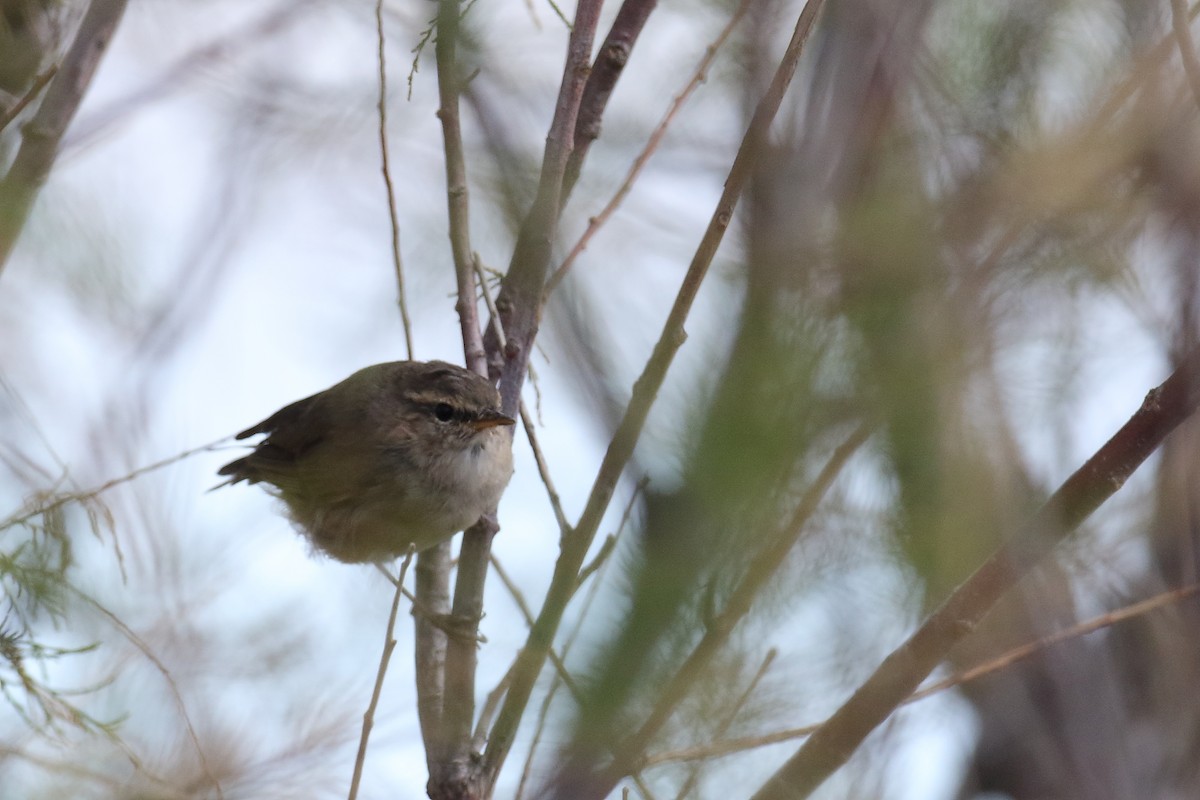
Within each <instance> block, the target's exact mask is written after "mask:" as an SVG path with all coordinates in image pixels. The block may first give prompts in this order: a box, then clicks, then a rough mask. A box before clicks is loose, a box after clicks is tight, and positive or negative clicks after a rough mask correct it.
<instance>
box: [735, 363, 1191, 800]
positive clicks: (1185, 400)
mask: <svg viewBox="0 0 1200 800" xmlns="http://www.w3.org/2000/svg"><path fill="white" fill-rule="evenodd" d="M1198 389H1200V348H1198V349H1196V350H1193V351H1192V352H1191V353H1190V354H1189V355H1188V356H1187V357H1186V358H1185V359H1184V360H1183V361H1182V363H1181V365H1180V367H1179V368H1178V369H1177V370H1175V372H1174V373H1173V374H1172V375H1171V377H1169V378H1168V379H1167V380H1166V381H1165V382H1164V383H1163V384H1162V385H1161V386H1159V387H1157V388H1156V389H1153V390H1151V391H1150V393H1149V394H1148V395H1146V400H1145V402H1143V403H1142V406H1141V408H1139V409H1138V411H1137V413H1135V414H1134V415H1133V417H1131V418H1130V420H1129V421H1128V422H1126V423H1125V425H1123V426H1122V427H1121V429H1120V430H1119V431H1117V433H1116V434H1114V435H1113V437H1112V438H1111V439H1109V440H1108V442H1107V443H1106V444H1105V445H1104V446H1103V447H1101V448H1100V449H1099V450H1098V451H1097V452H1096V454H1095V455H1094V456H1092V457H1091V458H1090V459H1088V461H1087V463H1085V464H1084V465H1083V466H1082V467H1080V468H1079V470H1078V471H1076V472H1075V473H1074V474H1073V475H1072V476H1071V477H1070V478H1068V479H1067V480H1066V482H1065V483H1063V485H1062V486H1060V487H1059V489H1058V491H1056V492H1055V493H1054V494H1053V495H1052V496H1051V497H1050V499H1049V500H1048V501H1046V504H1045V505H1044V506H1042V508H1041V510H1039V511H1038V513H1037V514H1036V515H1035V516H1034V517H1033V518H1032V519H1031V520H1030V521H1029V522H1028V523H1027V524H1026V525H1025V526H1024V527H1022V528H1021V529H1019V530H1018V531H1016V532H1015V533H1014V534H1013V536H1012V538H1011V539H1009V540H1008V541H1007V542H1006V543H1005V544H1004V545H1003V546H1001V547H1000V549H998V550H997V551H996V552H995V553H993V554H992V555H991V557H990V558H988V559H987V561H985V562H984V563H983V565H982V566H980V567H979V569H977V570H976V571H975V573H974V574H973V575H971V577H969V578H968V579H967V580H966V582H964V583H963V584H962V585H961V586H959V587H958V588H957V589H955V590H954V591H953V592H952V593H951V594H950V596H949V597H947V598H946V599H945V600H944V601H943V602H942V603H941V605H939V606H938V607H937V608H936V609H935V610H934V611H933V613H931V614H930V615H929V616H928V617H927V618H926V619H925V622H923V623H922V624H921V627H919V628H918V629H917V630H916V632H915V633H913V634H912V636H910V637H909V638H908V640H907V641H906V642H904V644H902V645H900V647H898V648H896V649H895V650H893V651H892V653H891V654H890V655H889V656H888V657H887V658H886V659H884V661H883V663H882V664H881V665H880V666H879V668H878V669H876V670H875V672H874V673H873V674H872V675H871V677H870V678H868V679H867V680H866V682H865V683H863V684H862V685H861V686H860V687H859V688H858V690H857V691H855V692H854V694H853V695H852V696H851V697H850V699H849V700H847V701H846V702H845V703H844V704H843V705H842V706H841V708H839V709H838V710H837V711H836V712H835V713H834V714H833V716H832V717H830V718H829V719H828V720H827V721H826V722H825V723H824V724H823V725H821V727H820V728H818V729H817V731H816V732H815V733H814V734H813V735H812V736H811V737H810V738H809V739H808V741H806V742H805V743H804V745H803V746H801V748H800V749H799V750H798V751H797V752H796V753H795V754H794V755H793V756H792V757H791V758H790V759H788V761H787V763H785V764H784V765H783V767H781V768H780V769H779V771H778V772H776V773H775V775H773V776H772V777H771V779H770V780H768V781H767V783H766V784H764V785H763V786H762V788H760V789H759V791H758V792H757V793H756V794H755V795H754V800H784V798H789V799H790V798H799V797H808V796H809V795H810V794H811V793H812V792H813V791H814V790H815V789H816V788H817V787H818V786H820V785H821V784H822V783H823V782H824V781H825V779H826V778H828V777H829V776H830V775H831V774H832V773H833V772H834V771H835V770H836V769H838V768H839V767H840V766H842V765H843V764H844V763H846V761H847V760H848V759H849V758H850V756H851V755H852V754H853V753H854V751H855V750H856V749H858V746H859V745H860V744H861V743H862V741H863V739H865V738H866V737H867V735H868V734H869V733H870V732H871V731H873V730H874V729H875V728H876V727H877V726H878V725H879V724H880V723H881V722H883V721H884V720H885V719H887V717H888V716H890V715H891V713H892V711H894V710H895V709H896V707H897V706H899V705H900V704H901V703H902V702H903V701H904V699H905V698H906V697H908V695H909V694H911V693H912V692H913V691H914V690H915V689H916V688H917V685H918V684H919V683H920V682H921V681H922V680H924V679H925V677H926V676H927V675H929V673H930V672H932V671H933V670H934V668H935V667H937V665H938V664H939V663H941V661H942V659H943V658H944V657H945V655H946V653H947V652H948V651H949V650H950V648H951V647H953V646H954V645H955V644H956V643H957V642H958V641H959V640H961V639H962V638H963V637H964V636H966V635H967V634H968V633H970V632H971V631H972V630H973V629H974V628H975V626H976V625H978V624H979V621H980V620H981V619H983V617H984V615H985V614H986V613H987V612H988V610H989V609H991V607H992V606H993V605H994V604H995V603H996V601H997V600H999V599H1000V598H1001V597H1002V596H1003V595H1004V594H1005V593H1006V592H1007V591H1008V590H1009V589H1010V588H1012V587H1013V586H1014V585H1015V584H1016V583H1017V581H1019V580H1020V579H1021V577H1022V576H1023V575H1024V574H1025V573H1026V572H1028V571H1029V570H1030V569H1031V568H1032V567H1033V566H1034V565H1035V564H1037V563H1038V561H1040V560H1041V559H1042V558H1043V557H1045V556H1046V555H1047V554H1048V553H1049V552H1050V551H1051V550H1052V549H1053V548H1054V546H1055V545H1056V544H1057V543H1058V542H1059V541H1061V540H1062V539H1063V538H1065V537H1066V535H1067V534H1068V533H1070V532H1071V531H1073V530H1074V529H1075V528H1076V527H1078V526H1079V524H1080V523H1081V522H1083V521H1084V520H1085V519H1087V517H1088V516H1089V515H1091V513H1092V512H1093V511H1095V510H1096V509H1097V508H1098V507H1099V506H1100V505H1101V504H1102V503H1103V502H1104V501H1105V500H1107V499H1108V498H1109V497H1111V496H1112V495H1113V494H1114V493H1115V492H1116V491H1117V490H1118V489H1120V488H1121V486H1122V485H1123V484H1124V483H1125V481H1126V480H1128V479H1129V476H1130V475H1132V474H1133V472H1134V470H1136V469H1137V468H1138V466H1140V465H1141V464H1142V462H1143V461H1145V460H1146V459H1147V458H1149V457H1150V455H1151V454H1152V453H1153V452H1154V451H1155V450H1156V449H1158V446H1159V445H1160V444H1162V441H1163V439H1164V438H1166V436H1167V434H1168V433H1170V432H1171V431H1172V430H1174V429H1175V428H1176V427H1177V426H1178V425H1179V424H1180V423H1181V422H1183V420H1185V419H1186V418H1187V417H1188V416H1190V415H1191V414H1192V413H1193V412H1194V411H1195V410H1196V406H1197V405H1198V404H1200V390H1198Z"/></svg>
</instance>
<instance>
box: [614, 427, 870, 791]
mask: <svg viewBox="0 0 1200 800" xmlns="http://www.w3.org/2000/svg"><path fill="white" fill-rule="evenodd" d="M870 435H871V426H870V425H867V424H863V425H860V426H859V427H858V428H857V429H856V430H855V431H854V432H853V433H851V434H850V436H849V437H847V438H846V441H844V442H843V443H842V444H841V445H840V446H839V447H837V448H836V449H835V450H834V451H833V453H832V454H831V455H830V456H829V460H828V461H827V462H826V463H825V466H824V467H822V469H821V471H820V473H819V474H818V475H817V477H816V479H815V480H813V483H812V485H811V486H809V487H808V489H807V490H805V492H804V495H803V496H802V497H801V498H800V502H799V503H798V504H797V505H796V510H795V511H794V512H793V513H792V516H791V518H790V519H789V520H788V522H787V524H786V525H785V526H784V527H783V528H782V529H781V530H780V531H779V533H778V534H777V535H776V536H774V537H773V538H772V540H771V542H770V544H769V545H768V546H766V547H764V548H763V549H762V550H761V551H759V553H758V554H757V555H756V556H755V557H754V560H753V561H752V562H750V565H749V566H748V567H747V569H746V574H745V575H744V576H743V578H742V580H741V581H740V582H739V583H738V585H737V588H735V589H734V590H733V592H732V593H731V594H730V596H729V602H728V604H727V605H726V606H725V609H724V610H723V611H722V612H721V613H720V614H718V615H717V616H716V617H715V618H714V619H712V620H711V621H710V622H708V623H707V624H706V625H705V630H704V635H703V636H702V637H701V638H700V641H698V642H697V643H696V645H695V647H693V648H692V652H691V653H689V654H688V657H687V658H686V659H685V660H684V661H683V663H682V664H681V665H680V666H679V669H678V670H676V672H675V674H674V675H673V676H672V677H671V680H670V681H668V682H667V684H666V685H665V686H663V687H662V688H661V689H660V690H659V691H658V692H657V693H656V695H655V703H654V708H653V709H652V710H651V712H650V714H649V715H647V717H646V721H645V722H643V723H642V725H641V727H640V728H638V730H637V732H636V733H634V734H633V735H632V736H630V737H628V738H627V739H625V740H623V741H622V742H621V745H620V747H619V749H618V750H617V753H616V755H615V756H614V757H613V760H612V762H611V763H610V764H609V765H608V766H607V767H605V769H604V772H603V774H602V777H600V778H599V779H598V780H599V781H600V786H599V789H598V791H597V796H601V795H600V794H599V790H603V789H604V788H605V787H610V788H611V787H612V786H615V785H616V783H617V781H619V780H620V779H621V778H622V777H624V776H625V775H626V774H627V773H629V772H631V771H632V770H634V769H636V768H638V767H639V766H640V764H639V762H640V761H641V760H642V758H643V757H644V755H645V753H646V750H647V748H648V747H649V745H650V742H651V740H652V739H653V738H654V737H655V736H656V735H657V734H658V732H659V731H660V730H662V727H663V726H664V725H665V724H666V723H667V720H668V719H670V717H671V714H672V712H674V710H675V708H676V707H677V706H678V705H679V703H680V702H681V701H682V700H683V699H684V697H686V696H687V692H688V691H689V690H690V689H691V687H692V686H693V685H694V684H695V683H696V681H698V680H699V679H700V677H701V676H702V675H703V672H704V669H705V668H706V667H707V666H708V663H709V662H710V661H711V660H712V658H713V656H715V655H716V654H717V653H718V652H719V651H720V650H721V648H722V647H724V646H725V643H726V642H728V641H729V637H730V636H731V635H732V634H733V631H734V628H736V627H737V624H738V623H739V622H741V620H742V619H743V618H745V616H746V615H747V614H749V613H750V608H751V607H752V606H753V604H754V600H755V598H757V597H758V595H759V592H761V591H762V589H763V587H764V586H765V585H766V584H767V581H768V580H770V579H771V577H772V576H774V575H775V573H776V571H778V569H779V568H780V567H781V566H782V565H783V564H784V562H785V561H786V559H787V555H788V553H790V552H791V551H792V549H793V548H794V547H795V546H796V543H797V542H799V541H800V537H801V536H802V534H803V533H804V527H805V525H807V524H808V521H809V520H810V519H812V516H813V514H815V513H816V510H817V507H818V506H819V505H820V503H821V500H822V499H823V498H824V497H825V494H826V493H827V492H828V491H829V488H830V487H831V486H832V485H833V482H834V481H835V480H836V479H837V477H838V475H840V474H841V472H842V469H843V468H844V467H845V466H846V462H848V461H849V460H850V457H851V456H853V455H854V454H855V453H856V452H857V451H858V449H859V448H860V447H862V445H863V444H864V443H865V442H866V441H867V439H868V437H869V436H870Z"/></svg>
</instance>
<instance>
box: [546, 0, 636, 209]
mask: <svg viewBox="0 0 1200 800" xmlns="http://www.w3.org/2000/svg"><path fill="white" fill-rule="evenodd" d="M657 5H658V0H625V2H624V3H622V4H621V8H620V10H619V11H617V17H616V19H614V20H613V24H612V28H611V29H609V31H608V36H606V37H604V43H603V44H601V45H600V51H599V52H598V53H597V54H596V63H595V64H594V65H593V66H592V72H591V75H589V76H588V80H587V85H586V86H584V89H583V97H582V98H581V99H580V102H579V115H578V117H577V118H576V121H575V139H574V144H573V147H572V150H571V156H570V158H569V159H568V160H567V167H566V173H565V174H564V177H563V191H562V201H561V202H562V205H566V203H567V197H568V196H569V195H570V194H571V189H573V188H574V187H575V182H576V181H577V180H579V172H580V170H581V169H583V160H584V159H585V158H587V154H588V150H589V149H591V146H592V142H594V141H596V138H597V137H599V136H600V117H601V116H603V114H604V109H605V107H607V106H608V98H609V97H611V96H612V92H613V89H614V88H615V87H616V85H617V79H618V78H620V77H621V73H622V72H623V71H624V70H625V64H626V63H627V62H628V61H629V54H630V53H631V52H633V45H634V44H635V43H636V42H637V38H638V35H639V34H641V32H642V28H643V27H644V26H645V24H646V20H647V19H649V18H650V12H651V11H653V10H654V8H655V6H657Z"/></svg>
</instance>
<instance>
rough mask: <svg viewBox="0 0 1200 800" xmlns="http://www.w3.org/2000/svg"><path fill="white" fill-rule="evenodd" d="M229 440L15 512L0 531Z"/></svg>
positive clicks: (192, 450)
mask: <svg viewBox="0 0 1200 800" xmlns="http://www.w3.org/2000/svg"><path fill="white" fill-rule="evenodd" d="M231 438H232V437H230V436H224V437H222V438H220V439H217V440H216V441H215V442H209V443H208V444H204V445H200V446H199V447H193V448H191V449H190V450H184V451H183V452H181V453H176V454H175V455H173V456H169V457H167V458H164V459H162V460H161V461H155V462H154V463H152V464H147V465H146V466H144V467H138V468H137V469H135V470H133V471H132V472H127V473H125V474H124V475H122V476H121V477H119V478H113V479H112V480H110V481H106V482H105V483H102V484H100V485H99V486H97V487H95V488H94V489H87V490H85V491H79V492H69V493H66V494H60V495H57V496H55V498H54V499H53V500H51V501H50V502H48V503H37V504H34V507H33V508H26V509H23V510H21V511H17V512H16V513H15V514H14V515H13V516H11V517H9V518H8V519H6V520H4V521H3V522H0V531H4V530H6V529H8V528H11V527H13V526H15V525H24V524H25V523H26V522H29V520H31V519H33V518H34V517H37V516H40V515H42V514H48V513H51V512H53V511H56V510H58V509H59V508H62V507H63V506H65V505H66V504H68V503H74V502H82V501H84V500H91V499H92V498H94V497H96V496H98V495H101V494H103V493H105V492H107V491H108V490H109V489H113V488H115V487H117V486H120V485H122V484H125V483H129V482H130V481H132V480H135V479H136V478H140V477H141V476H143V475H146V474H147V473H150V472H154V471H156V470H160V469H162V468H163V467H169V466H171V465H172V464H177V463H179V462H180V461H183V460H184V459H187V458H191V457H192V456H194V455H196V454H197V453H207V452H211V451H213V450H216V449H217V448H218V447H219V446H221V445H222V444H224V443H225V442H227V441H229V440H230V439H231ZM222 485H223V484H222ZM214 488H215V487H214Z"/></svg>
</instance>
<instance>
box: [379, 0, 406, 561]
mask: <svg viewBox="0 0 1200 800" xmlns="http://www.w3.org/2000/svg"><path fill="white" fill-rule="evenodd" d="M375 32H376V34H377V37H378V40H379V59H378V60H379V157H380V161H381V162H382V163H381V164H380V170H381V171H382V172H383V185H384V187H385V188H386V189H387V202H388V221H389V222H390V223H391V228H392V265H393V266H394V267H395V270H396V291H397V292H398V301H397V302H398V303H399V305H400V321H401V322H402V323H403V325H404V347H405V351H406V352H407V353H408V358H409V359H410V360H411V359H412V357H413V338H412V322H411V321H410V320H409V318H408V300H407V298H406V297H405V294H404V262H403V260H402V259H401V258H400V220H399V218H398V215H397V213H396V189H395V187H394V186H393V185H392V170H391V165H390V163H389V158H388V140H387V58H386V52H387V38H386V37H385V36H384V31H383V0H376V3H375ZM401 583H403V581H401Z"/></svg>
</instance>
